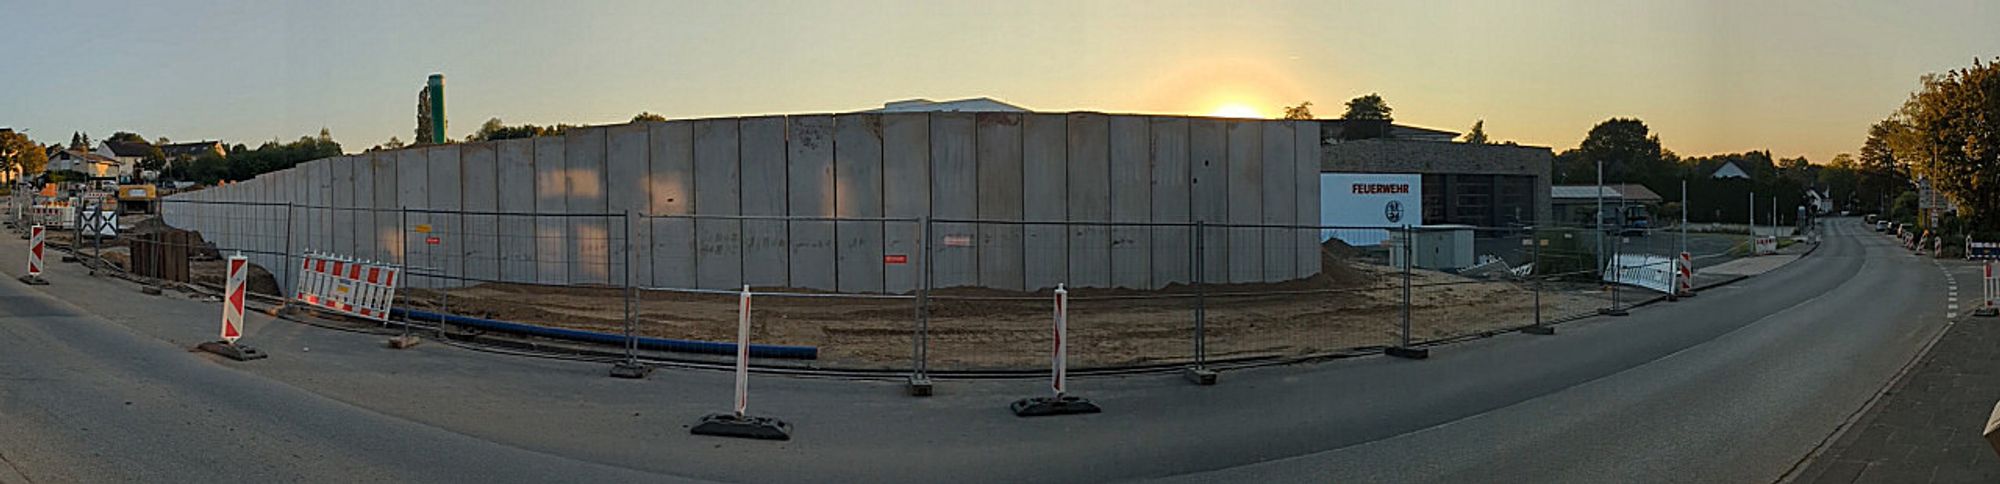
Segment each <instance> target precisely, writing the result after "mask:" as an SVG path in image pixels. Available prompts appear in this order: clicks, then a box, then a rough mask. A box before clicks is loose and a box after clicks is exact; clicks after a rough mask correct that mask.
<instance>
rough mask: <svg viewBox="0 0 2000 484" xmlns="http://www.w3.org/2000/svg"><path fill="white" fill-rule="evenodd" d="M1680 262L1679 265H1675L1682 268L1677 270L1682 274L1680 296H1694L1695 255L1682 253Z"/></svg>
mask: <svg viewBox="0 0 2000 484" xmlns="http://www.w3.org/2000/svg"><path fill="white" fill-rule="evenodd" d="M1678 262H1679V263H1678V264H1675V265H1678V266H1680V267H1678V268H1676V269H1677V270H1676V271H1675V272H1678V273H1679V274H1680V287H1679V289H1680V295H1682V296H1689V295H1693V294H1694V254H1689V253H1686V252H1682V253H1681V258H1680V259H1679V261H1678Z"/></svg>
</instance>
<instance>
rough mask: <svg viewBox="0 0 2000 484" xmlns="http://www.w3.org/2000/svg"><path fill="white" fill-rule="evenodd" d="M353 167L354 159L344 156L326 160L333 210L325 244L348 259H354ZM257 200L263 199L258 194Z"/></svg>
mask: <svg viewBox="0 0 2000 484" xmlns="http://www.w3.org/2000/svg"><path fill="white" fill-rule="evenodd" d="M354 165H355V163H354V159H353V158H350V157H345V156H342V157H335V158H331V159H328V160H327V168H328V169H329V170H330V171H331V172H332V173H333V183H332V184H330V185H327V186H328V188H329V189H330V190H329V193H328V194H327V195H328V197H329V198H330V199H332V201H333V208H332V209H331V210H330V215H331V218H332V221H331V222H330V223H329V224H328V227H331V228H332V229H333V233H331V234H328V237H327V243H328V244H330V245H328V246H327V250H330V251H333V253H335V254H340V255H344V256H348V257H356V254H355V250H354V207H355V204H354ZM258 185H260V186H258V187H256V188H257V189H259V190H262V189H263V187H262V186H261V185H262V183H259V184H258ZM257 198H260V199H261V198H264V197H263V195H262V194H261V193H260V194H259V195H258V197H257ZM260 201H261V200H260ZM259 230H262V227H259Z"/></svg>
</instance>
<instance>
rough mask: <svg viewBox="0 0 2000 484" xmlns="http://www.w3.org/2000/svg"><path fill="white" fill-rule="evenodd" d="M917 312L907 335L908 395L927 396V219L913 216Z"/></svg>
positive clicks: (929, 390)
mask: <svg viewBox="0 0 2000 484" xmlns="http://www.w3.org/2000/svg"><path fill="white" fill-rule="evenodd" d="M917 233H918V235H919V237H917V264H918V266H919V267H918V268H917V270H918V271H920V272H918V279H920V280H919V281H918V282H917V301H916V303H917V304H916V306H917V309H916V311H917V314H916V317H917V318H916V323H917V325H916V328H914V330H913V331H912V332H911V334H910V383H909V391H910V396H915V397H928V396H931V375H930V333H931V218H930V217H929V216H922V217H917Z"/></svg>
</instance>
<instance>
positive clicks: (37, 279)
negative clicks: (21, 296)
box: [21, 276, 49, 286]
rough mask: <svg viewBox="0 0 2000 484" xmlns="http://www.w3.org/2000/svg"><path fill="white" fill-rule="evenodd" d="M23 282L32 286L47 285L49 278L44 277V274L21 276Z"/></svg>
mask: <svg viewBox="0 0 2000 484" xmlns="http://www.w3.org/2000/svg"><path fill="white" fill-rule="evenodd" d="M21 283H22V284H27V285H30V286H46V285H49V280H48V279H43V278H42V276H21Z"/></svg>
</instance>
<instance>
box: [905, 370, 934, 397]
mask: <svg viewBox="0 0 2000 484" xmlns="http://www.w3.org/2000/svg"><path fill="white" fill-rule="evenodd" d="M931 387H932V385H931V377H929V376H924V375H910V386H909V390H910V396H912V397H928V396H931V390H932V388H931Z"/></svg>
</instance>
